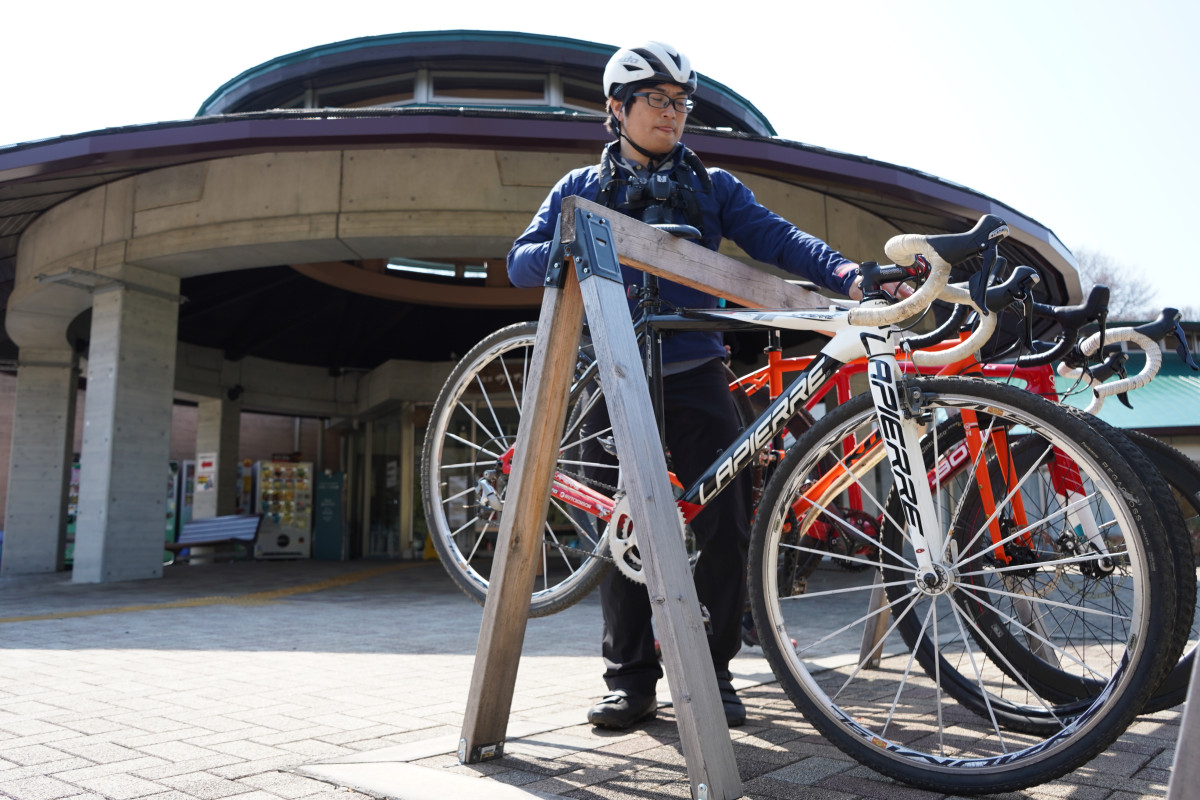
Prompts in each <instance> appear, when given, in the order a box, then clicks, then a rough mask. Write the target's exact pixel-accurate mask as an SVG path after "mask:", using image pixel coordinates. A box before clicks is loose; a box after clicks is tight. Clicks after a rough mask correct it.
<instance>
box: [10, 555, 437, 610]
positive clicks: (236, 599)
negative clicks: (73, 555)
mask: <svg viewBox="0 0 1200 800" xmlns="http://www.w3.org/2000/svg"><path fill="white" fill-rule="evenodd" d="M415 566H418V565H417V564H415V563H409V564H388V565H387V566H383V567H372V568H371V569H362V570H358V571H357V572H351V573H348V574H346V575H339V576H337V577H336V578H329V579H327V580H323V581H317V582H316V583H305V584H302V585H300V586H289V587H285V588H283V589H271V590H270V591H266V592H253V593H251V594H243V595H234V596H228V595H217V596H214V597H194V598H192V599H190V600H171V601H168V602H165V603H147V604H145V605H137V606H115V607H113V608H93V609H87V610H82V611H58V612H52V613H49V614H30V615H28V616H24V617H0V625H3V624H5V623H7V622H37V621H40V620H50V619H68V618H70V617H95V616H99V615H101V614H129V613H133V612H136V611H158V610H160V609H164V608H196V607H198V606H251V605H260V604H263V603H270V602H272V601H274V600H278V599H280V598H282V597H289V596H291V595H294V594H307V593H309V592H320V591H323V590H325V589H334V588H337V587H338V586H346V585H347V584H351V583H358V582H359V581H365V580H367V579H369V578H374V577H377V576H379V575H386V574H387V573H389V572H399V571H400V570H402V569H408V568H410V567H415Z"/></svg>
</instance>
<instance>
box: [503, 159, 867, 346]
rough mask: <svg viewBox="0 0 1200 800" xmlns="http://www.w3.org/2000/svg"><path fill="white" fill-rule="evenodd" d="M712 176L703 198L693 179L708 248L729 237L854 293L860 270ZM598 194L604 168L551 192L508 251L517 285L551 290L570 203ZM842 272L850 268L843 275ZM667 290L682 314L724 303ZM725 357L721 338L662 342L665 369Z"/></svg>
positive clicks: (569, 178)
mask: <svg viewBox="0 0 1200 800" xmlns="http://www.w3.org/2000/svg"><path fill="white" fill-rule="evenodd" d="M676 148H677V152H676V154H675V157H676V158H680V157H681V155H682V152H683V145H677V146H676ZM672 160H673V159H672ZM708 174H709V176H710V178H711V180H712V190H711V191H710V192H705V191H703V190H702V189H701V185H700V181H699V180H698V179H697V178H696V177H695V176H694V175H691V181H692V184H693V188H694V189H695V190H696V192H697V197H698V199H699V204H700V210H701V213H702V219H703V224H702V225H701V226H700V227H701V229H702V230H703V232H704V238H703V239H702V240H701V244H703V245H704V246H705V247H707V248H709V249H710V250H716V249H717V248H718V247H719V246H720V244H721V239H722V238H724V237H728V238H730V239H732V240H733V241H734V242H735V243H737V245H738V246H739V247H741V248H742V249H743V250H745V251H746V253H747V254H748V255H749V256H750V257H751V258H754V259H756V260H758V261H762V262H765V263H767V264H772V265H774V266H776V267H779V268H781V269H784V270H786V271H788V272H791V273H793V274H795V275H798V276H800V277H802V278H805V279H807V280H810V281H812V282H813V283H815V284H817V285H818V286H823V287H825V288H827V289H831V290H832V291H834V292H837V293H839V294H843V295H844V294H846V293H847V291H848V290H849V288H850V285H851V284H852V283H853V282H854V278H855V273H854V270H853V269H850V268H849V267H848V266H847V265H849V264H851V262H850V260H849V259H847V258H846V257H845V256H843V255H842V254H841V253H839V252H838V251H836V250H834V249H833V248H831V247H830V246H829V245H827V244H825V243H824V242H822V241H821V240H820V239H818V238H816V237H815V236H810V235H809V234H807V233H804V232H803V231H801V230H800V229H799V228H797V227H796V226H795V225H792V224H791V223H790V222H788V221H787V220H785V219H784V218H783V217H781V216H779V215H778V214H775V213H774V212H772V211H770V210H768V209H767V208H764V207H763V206H761V205H759V203H758V202H757V201H756V200H755V199H754V193H753V192H751V191H750V190H749V189H748V188H747V187H746V185H745V184H743V183H742V182H741V181H739V180H738V179H737V178H735V177H734V176H733V175H731V174H729V173H728V172H726V171H725V170H722V169H709V170H708ZM599 191H600V169H599V167H598V166H592V167H582V168H580V169H575V170H572V171H571V172H568V173H567V174H566V175H565V176H563V177H562V179H560V180H559V182H558V183H557V184H556V185H555V186H554V188H553V189H551V190H550V194H549V195H548V196H547V197H546V199H545V201H543V202H542V207H541V208H539V209H538V212H537V214H535V215H534V217H533V221H532V222H530V223H529V227H528V228H526V229H525V232H524V233H523V234H521V236H520V238H518V239H517V240H516V241H515V242H514V243H513V246H512V249H511V250H509V252H508V277H509V280H510V281H512V283H513V285H514V286H522V287H534V286H542V285H544V282H545V278H546V262H547V259H548V258H549V255H550V248H551V240H552V239H553V238H554V227H555V223H556V222H557V221H558V215H559V212H560V211H561V209H562V201H563V198H565V197H570V196H572V195H579V196H580V197H583V198H585V199H587V200H595V199H596V197H597V195H598V193H599ZM624 192H625V187H624V186H622V187H620V188H619V189H618V190H617V196H615V197H613V198H612V200H613V201H614V204H617V203H620V202H621V201H623V200H624V199H625V198H624ZM676 217H677V219H676V220H675V221H676V222H678V223H687V220H686V219H684V214H683V211H682V210H677V211H676ZM839 267H842V268H843V269H841V270H839ZM621 272H622V273H623V275H624V278H625V285H626V286H628V285H630V284H640V283H641V280H642V278H641V276H642V273H641V272H640V271H638V270H634V269H630V268H628V267H625V266H624V265H622V267H621ZM839 272H840V273H841V274H839ZM660 291H661V294H662V297H663V299H664V300H666V301H668V302H669V303H672V304H674V305H676V306H679V307H682V308H714V307H716V305H717V298H715V297H713V296H712V295H708V294H705V293H703V292H700V291H698V290H696V289H690V288H688V287H686V286H681V285H679V284H677V283H673V282H671V281H667V280H663V281H661V282H660ZM724 356H725V347H724V343H723V342H722V338H721V334H720V333H705V332H694V331H689V332H683V333H678V334H676V335H674V336H668V337H666V339H665V340H664V342H663V363H666V364H670V363H673V362H679V361H690V360H693V359H701V358H710V357H716V358H723V357H724Z"/></svg>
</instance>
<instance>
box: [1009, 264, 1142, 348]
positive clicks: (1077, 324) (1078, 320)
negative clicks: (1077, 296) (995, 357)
mask: <svg viewBox="0 0 1200 800" xmlns="http://www.w3.org/2000/svg"><path fill="white" fill-rule="evenodd" d="M1108 299H1109V290H1108V287H1107V286H1105V285H1104V284H1100V283H1098V284H1096V285H1095V286H1093V287H1092V289H1091V291H1090V292H1088V296H1087V299H1086V300H1084V301H1083V302H1082V303H1080V304H1079V305H1076V306H1051V305H1044V304H1042V303H1034V304H1033V313H1034V314H1036V315H1038V316H1039V317H1046V318H1049V319H1052V320H1054V321H1055V322H1057V323H1058V324H1059V325H1060V326H1062V333H1061V334H1060V335H1059V337H1058V339H1057V340H1055V341H1054V342H1053V343H1051V342H1034V343H1033V347H1034V349H1035V350H1036V351H1037V352H1034V353H1029V354H1027V355H1023V356H1019V357H1018V358H1017V359H1016V365H1017V366H1018V367H1040V366H1042V365H1044V364H1050V363H1052V362H1054V361H1057V360H1058V359H1060V358H1062V357H1063V356H1065V355H1066V354H1067V353H1068V352H1069V351H1070V350H1071V348H1072V347H1074V346H1075V343H1076V342H1078V341H1079V330H1080V328H1082V327H1083V326H1085V325H1088V324H1091V323H1093V322H1100V323H1101V327H1102V328H1103V321H1104V319H1105V318H1106V317H1107V316H1108ZM1156 338H1162V337H1161V336H1159V337H1156Z"/></svg>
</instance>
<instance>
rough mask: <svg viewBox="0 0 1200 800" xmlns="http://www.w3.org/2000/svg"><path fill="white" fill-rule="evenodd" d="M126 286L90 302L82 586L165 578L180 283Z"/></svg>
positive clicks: (143, 275)
mask: <svg viewBox="0 0 1200 800" xmlns="http://www.w3.org/2000/svg"><path fill="white" fill-rule="evenodd" d="M122 277H123V278H124V279H126V280H128V281H129V283H123V284H119V285H118V286H116V287H115V288H109V289H103V290H97V292H96V293H95V295H94V296H93V298H92V332H91V343H90V349H89V353H88V371H87V395H86V402H87V405H86V408H85V410H84V432H83V452H82V456H81V459H80V481H79V483H80V486H79V513H78V515H77V517H76V529H75V530H76V532H75V571H74V576H73V578H72V580H73V581H74V582H75V583H105V582H109V581H122V580H133V579H140V578H159V577H162V567H163V546H162V545H163V538H164V532H165V530H164V529H165V523H166V494H167V486H166V484H167V462H168V460H169V458H170V443H171V403H172V394H173V391H174V383H175V340H176V338H177V331H178V325H179V302H178V298H177V297H176V296H175V295H174V293H175V292H177V291H178V290H179V279H178V278H175V277H171V276H167V275H162V274H159V273H153V272H149V271H146V270H136V269H133V268H129V267H126V270H125V272H123V273H122Z"/></svg>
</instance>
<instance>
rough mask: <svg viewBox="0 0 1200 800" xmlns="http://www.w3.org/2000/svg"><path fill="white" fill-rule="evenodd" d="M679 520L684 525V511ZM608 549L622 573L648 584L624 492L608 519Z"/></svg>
mask: <svg viewBox="0 0 1200 800" xmlns="http://www.w3.org/2000/svg"><path fill="white" fill-rule="evenodd" d="M676 511H678V506H676ZM679 522H680V526H681V527H682V526H683V513H682V512H679ZM608 549H609V553H610V554H611V555H612V559H613V561H614V562H616V565H617V570H618V571H620V573H621V574H622V575H624V576H625V577H626V578H628V579H629V580H631V581H633V582H634V583H640V584H642V585H643V586H644V585H645V584H646V571H645V568H644V567H643V565H642V554H641V553H640V552H639V551H638V543H637V534H636V533H635V532H634V530H633V515H632V514H631V513H630V506H629V497H628V495H626V494H623V493H622V494H621V496H620V497H619V498H618V499H617V503H616V505H615V506H613V511H612V516H611V517H609V520H608Z"/></svg>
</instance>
